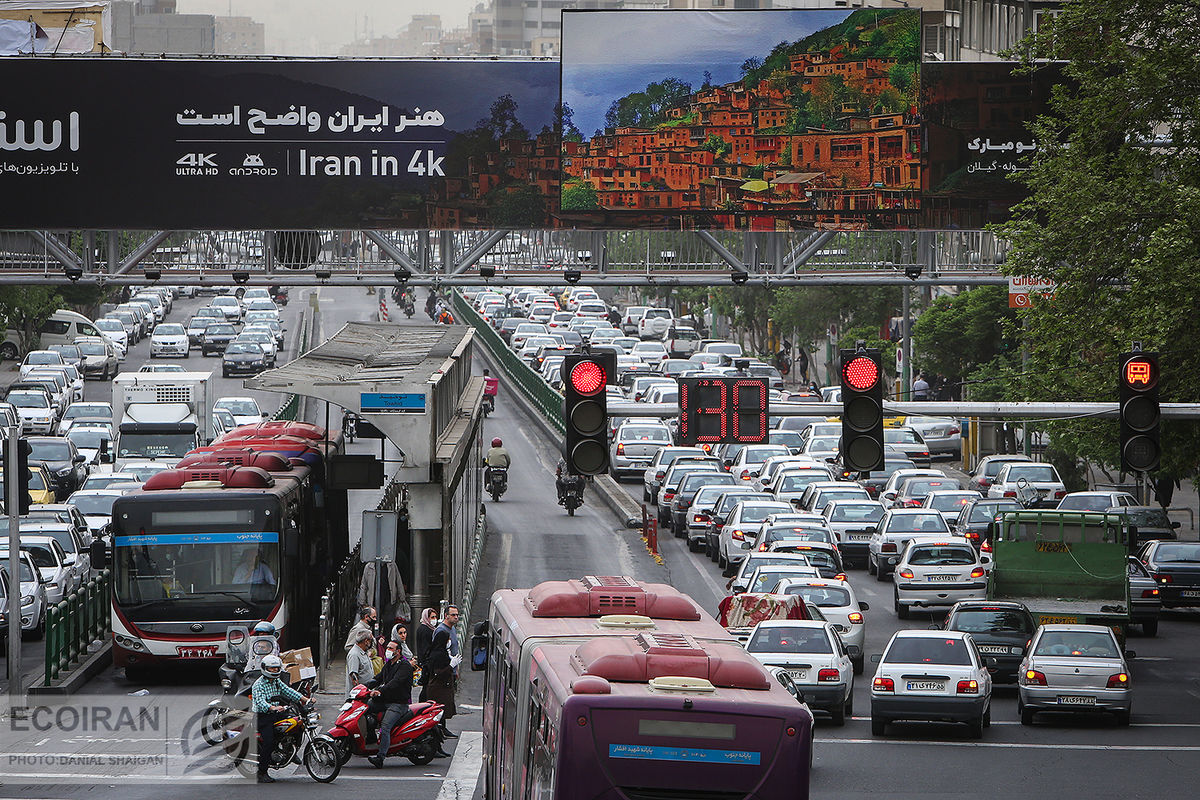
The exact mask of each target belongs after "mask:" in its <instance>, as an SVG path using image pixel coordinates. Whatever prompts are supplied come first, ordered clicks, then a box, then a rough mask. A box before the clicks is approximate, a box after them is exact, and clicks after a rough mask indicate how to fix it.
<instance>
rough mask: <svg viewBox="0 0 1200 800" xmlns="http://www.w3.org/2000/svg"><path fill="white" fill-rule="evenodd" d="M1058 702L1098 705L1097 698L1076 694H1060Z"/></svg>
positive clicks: (1063, 704) (1069, 704)
mask: <svg viewBox="0 0 1200 800" xmlns="http://www.w3.org/2000/svg"><path fill="white" fill-rule="evenodd" d="M1058 704H1059V705H1060V706H1094V705H1096V698H1094V697H1081V696H1080V695H1075V694H1060V695H1059V696H1058Z"/></svg>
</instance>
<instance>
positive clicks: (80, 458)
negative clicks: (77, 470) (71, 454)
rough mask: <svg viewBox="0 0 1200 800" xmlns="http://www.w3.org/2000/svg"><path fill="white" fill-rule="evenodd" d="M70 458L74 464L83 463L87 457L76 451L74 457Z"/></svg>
mask: <svg viewBox="0 0 1200 800" xmlns="http://www.w3.org/2000/svg"><path fill="white" fill-rule="evenodd" d="M71 460H72V461H73V462H75V463H76V464H82V463H84V462H85V461H87V457H86V456H84V455H83V454H82V453H76V454H75V458H73V459H71Z"/></svg>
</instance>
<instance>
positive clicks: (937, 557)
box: [908, 545, 975, 567]
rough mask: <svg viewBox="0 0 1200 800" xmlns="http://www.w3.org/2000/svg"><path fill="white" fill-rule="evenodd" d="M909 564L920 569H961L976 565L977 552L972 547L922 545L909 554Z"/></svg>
mask: <svg viewBox="0 0 1200 800" xmlns="http://www.w3.org/2000/svg"><path fill="white" fill-rule="evenodd" d="M908 563H909V564H912V565H913V566H919V567H950V566H954V567H961V566H965V565H967V564H974V563H975V550H974V549H973V548H971V547H939V546H935V545H922V546H920V547H914V548H913V549H912V552H911V553H909V554H908Z"/></svg>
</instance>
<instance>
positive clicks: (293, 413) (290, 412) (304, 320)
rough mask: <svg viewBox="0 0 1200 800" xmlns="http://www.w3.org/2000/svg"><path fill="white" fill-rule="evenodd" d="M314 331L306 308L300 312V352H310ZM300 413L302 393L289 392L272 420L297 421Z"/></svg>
mask: <svg viewBox="0 0 1200 800" xmlns="http://www.w3.org/2000/svg"><path fill="white" fill-rule="evenodd" d="M311 331H312V313H311V312H310V311H309V310H308V309H305V310H304V311H302V312H300V347H299V348H297V353H298V354H303V353H306V352H308V338H309V334H310V333H311ZM299 414H300V395H298V394H289V395H288V396H287V397H286V398H285V399H284V401H283V404H282V405H280V406H279V409H278V410H277V411H276V412H275V413H274V414H272V415H271V419H272V421H286V422H295V421H296V418H297V417H298V416H299Z"/></svg>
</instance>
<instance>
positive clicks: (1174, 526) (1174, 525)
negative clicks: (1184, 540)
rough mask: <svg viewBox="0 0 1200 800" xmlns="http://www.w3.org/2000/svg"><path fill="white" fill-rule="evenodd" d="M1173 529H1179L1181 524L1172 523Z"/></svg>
mask: <svg viewBox="0 0 1200 800" xmlns="http://www.w3.org/2000/svg"><path fill="white" fill-rule="evenodd" d="M1171 527H1172V528H1178V527H1179V523H1178V522H1172V523H1171Z"/></svg>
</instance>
